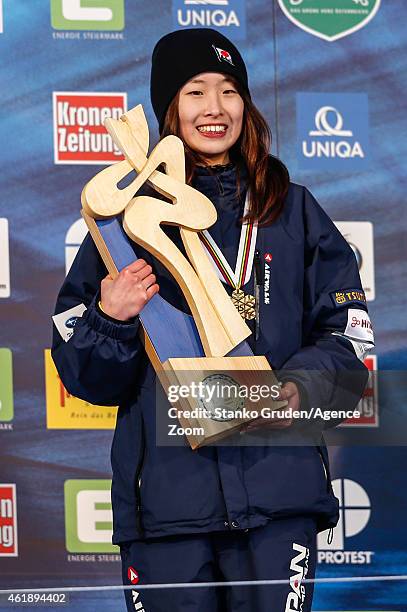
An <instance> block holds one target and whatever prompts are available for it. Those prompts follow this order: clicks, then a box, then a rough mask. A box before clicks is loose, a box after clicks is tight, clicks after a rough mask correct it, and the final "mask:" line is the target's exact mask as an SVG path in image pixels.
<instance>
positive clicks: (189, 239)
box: [81, 105, 287, 449]
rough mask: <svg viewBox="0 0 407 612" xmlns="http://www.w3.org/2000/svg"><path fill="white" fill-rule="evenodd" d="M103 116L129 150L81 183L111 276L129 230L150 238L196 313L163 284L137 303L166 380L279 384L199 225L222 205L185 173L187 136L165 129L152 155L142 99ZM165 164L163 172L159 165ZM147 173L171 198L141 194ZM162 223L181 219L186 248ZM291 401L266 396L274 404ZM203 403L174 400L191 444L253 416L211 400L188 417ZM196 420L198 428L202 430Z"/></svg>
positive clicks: (145, 243)
mask: <svg viewBox="0 0 407 612" xmlns="http://www.w3.org/2000/svg"><path fill="white" fill-rule="evenodd" d="M105 126H106V129H107V130H108V132H109V133H110V135H111V136H112V138H113V140H114V142H115V144H116V145H117V146H118V147H119V148H120V149H121V150H122V152H123V154H124V156H125V158H126V159H125V160H124V161H121V162H118V163H116V164H114V165H112V166H109V167H107V168H105V169H103V170H102V171H101V172H99V173H98V174H97V175H96V176H95V177H94V178H92V179H91V180H90V181H89V183H87V184H86V185H85V187H84V189H83V191H82V198H81V199H82V206H83V210H82V215H83V217H84V219H85V221H86V224H87V226H88V228H89V231H90V233H91V235H92V238H93V240H94V242H95V244H96V246H97V248H98V250H99V252H100V255H101V256H102V258H103V261H104V263H105V265H106V267H107V269H108V271H109V273H110V275H111V276H112V277H113V278H114V277H115V276H117V274H118V273H119V271H120V270H122V269H123V268H124V267H125V266H127V265H129V264H130V263H132V262H133V261H135V260H136V259H137V257H136V256H135V253H134V251H133V248H132V246H131V243H130V240H129V238H130V239H131V240H133V241H134V242H135V243H137V244H139V245H141V246H142V247H144V248H145V249H146V250H148V251H149V252H150V253H152V254H153V255H154V257H156V258H157V259H158V260H159V261H160V262H161V263H162V264H163V265H164V266H165V267H166V268H167V269H168V270H169V271H170V272H171V274H172V276H173V277H174V279H175V281H176V282H177V283H178V284H179V286H180V287H181V289H182V291H183V293H184V295H185V298H186V300H187V303H188V305H189V308H190V310H191V313H192V316H191V315H187V314H186V313H184V312H182V311H180V310H178V309H177V308H174V306H172V305H171V304H169V303H168V302H167V301H166V300H164V299H163V298H162V297H161V296H160V295H159V294H156V295H154V296H153V298H152V299H151V300H150V301H149V302H148V303H147V304H146V305H145V307H144V308H143V310H142V311H141V312H140V322H141V333H142V339H143V342H144V345H145V349H146V351H147V354H148V357H149V359H150V360H151V363H152V365H153V367H154V369H155V371H156V373H157V375H158V377H159V380H160V382H161V384H162V385H163V387H164V389H168V387H169V385H174V384H175V385H185V384H190V382H191V379H190V376H192V377H193V379H194V381H195V382H196V383H199V382H201V381H203V382H205V380H206V381H208V380H211V381H213V380H214V376H215V377H216V376H218V379H217V380H224V379H225V376H226V378H227V379H228V380H229V381H230V380H232V381H234V382H235V384H236V385H245V386H246V387H248V386H250V385H253V384H259V381H260V380H261V381H262V382H263V383H264V382H265V381H267V385H268V386H271V385H277V384H278V382H277V380H276V378H275V376H274V374H273V373H272V371H271V368H270V366H269V364H268V361H267V359H266V358H265V357H264V356H255V355H253V353H252V351H251V349H250V347H249V345H248V344H247V343H246V342H245V339H246V338H247V337H248V336H249V335H250V333H251V331H250V329H249V327H248V326H247V325H246V323H245V322H244V320H243V319H242V317H241V316H240V314H239V312H238V311H237V309H236V308H235V306H234V305H233V303H232V301H231V299H230V297H229V296H228V294H227V292H226V291H225V289H224V287H223V285H222V283H221V281H220V280H219V279H218V277H217V275H216V273H215V271H214V268H213V265H212V263H211V262H210V261H209V258H208V256H207V254H206V252H205V250H204V248H203V246H202V243H201V240H200V238H199V235H198V232H199V231H201V230H204V229H207V228H208V227H210V226H211V225H213V224H214V223H215V221H216V218H217V213H216V209H215V207H214V206H213V204H212V203H211V202H210V200H209V199H208V198H207V197H206V196H204V195H203V194H202V193H200V192H199V191H197V190H196V189H194V188H193V187H191V186H190V185H187V184H186V183H185V155H184V146H183V143H182V141H181V140H180V139H179V138H177V137H176V136H167V137H166V138H164V139H163V140H161V141H160V142H159V143H158V144H157V146H156V147H155V148H154V149H153V151H152V152H151V154H150V157H147V155H148V147H149V132H148V125H147V121H146V118H145V115H144V111H143V108H142V106H141V105H138V106H136V107H135V108H133V109H131V110H130V111H128V112H127V113H125V114H124V115H122V117H121V118H120V119H119V120H115V119H106V121H105ZM161 164H164V168H165V173H164V172H161V171H159V170H157V168H158V167H159V166H161ZM134 170H135V171H136V173H137V174H136V177H135V178H134V180H132V181H131V182H130V184H129V185H127V187H125V188H123V189H119V187H118V183H119V182H120V181H121V180H122V179H124V178H125V177H127V176H128V175H129V174H130V173H131V172H133V171H134ZM145 182H148V184H149V185H150V186H152V187H153V188H154V189H155V190H156V191H157V192H158V193H160V194H162V195H163V196H165V197H166V198H168V199H169V200H170V202H172V204H171V203H169V202H166V201H164V200H161V199H158V198H154V197H151V196H137V195H136V196H135V194H137V191H138V190H139V189H140V188H141V186H142V185H143V184H144V183H145ZM161 224H170V225H177V226H179V227H180V234H181V238H182V241H183V244H184V246H185V251H186V253H187V256H188V258H186V257H185V256H184V255H183V254H182V253H181V251H180V250H179V249H178V248H177V247H176V245H175V244H174V243H173V242H172V240H170V238H168V237H167V235H166V234H165V233H164V232H163V230H162V229H161ZM219 377H220V378H219ZM197 378H198V379H199V381H198V380H197ZM286 404H287V402H284V401H276V400H271V399H270V400H268V401H267V405H268V406H270V407H271V408H273V409H278V408H281V407H282V406H285V405H286ZM201 405H202V402H200V401H198V400H196V399H193V398H188V399H187V400H179V402H178V404H177V408H179V410H180V413H179V421H180V423H181V426H182V427H184V428H185V429H186V432H185V433H186V436H187V438H188V441H189V443H190V445H191V447H192V448H193V449H195V448H198V447H199V446H203V445H205V444H209V443H211V442H214V441H217V440H220V439H222V438H223V437H225V436H227V435H229V434H231V433H232V432H233V431H236V430H237V429H239V428H240V427H241V425H242V424H243V423H244V422H245V421H248V420H252V418H243V419H242V418H239V419H238V418H233V417H232V418H228V419H218V418H215V417H214V413H213V411H212V413H211V410H208V411H207V413H206V414H207V416H204V417H203V418H196V419H195V418H194V419H187V418H184V417H183V415H182V412H183V411H185V410H188V411H191V410H193V409H195V408H197V407H199V406H201ZM239 405H240V406H241V402H240V403H239ZM256 408H257V410H258V409H259V407H258V406H256ZM201 412H202V411H201ZM188 430H191V434H190V435H188V433H187V432H188ZM198 430H200V432H201V433H199V434H197V433H196V432H197V431H198Z"/></svg>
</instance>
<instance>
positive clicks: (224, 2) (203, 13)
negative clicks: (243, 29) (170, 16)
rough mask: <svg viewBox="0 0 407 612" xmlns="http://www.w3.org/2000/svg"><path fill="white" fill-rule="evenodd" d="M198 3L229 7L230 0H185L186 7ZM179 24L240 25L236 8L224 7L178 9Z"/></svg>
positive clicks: (205, 25)
mask: <svg viewBox="0 0 407 612" xmlns="http://www.w3.org/2000/svg"><path fill="white" fill-rule="evenodd" d="M194 5H195V6H196V5H200V6H202V5H207V6H217V7H220V6H222V7H228V6H229V0H184V7H186V6H194ZM177 22H178V25H180V26H183V27H188V26H204V27H210V26H215V27H218V28H220V27H230V26H236V27H240V21H239V18H238V16H237V14H236V12H235V11H234V10H224V9H220V8H218V9H215V10H214V9H211V8H209V9H205V8H200V9H195V8H185V9H184V10H183V9H178V11H177Z"/></svg>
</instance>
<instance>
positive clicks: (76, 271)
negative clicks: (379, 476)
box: [52, 29, 373, 612]
mask: <svg viewBox="0 0 407 612" xmlns="http://www.w3.org/2000/svg"><path fill="white" fill-rule="evenodd" d="M151 101H152V105H153V109H154V112H155V114H156V117H157V120H158V123H159V130H160V138H164V137H165V136H166V135H169V134H174V135H176V136H178V137H180V138H181V140H182V141H183V143H184V147H185V153H186V180H187V182H188V184H190V185H192V186H193V187H194V188H195V189H197V190H198V191H200V192H201V193H203V194H204V195H205V196H207V197H208V198H209V199H210V200H211V201H212V203H213V205H214V206H215V208H216V210H217V215H218V216H217V221H216V222H215V223H214V224H213V225H212V226H211V227H210V228H209V230H205V231H204V232H202V233H201V234H200V238H201V240H202V243H203V245H204V247H205V249H206V252H207V255H208V257H209V259H210V260H211V262H212V263H213V265H214V267H215V269H216V271H217V273H218V275H219V278H220V280H221V281H222V282H223V283H224V285H225V290H226V291H227V293H228V295H229V296H230V297H231V298H232V303H233V304H235V306H236V307H237V309H238V311H239V312H240V313H241V315H242V316H243V317H244V318H245V319H246V322H247V325H248V326H249V327H250V329H251V331H252V332H253V333H252V334H251V335H250V337H249V338H248V340H247V341H248V342H249V344H250V346H251V348H252V351H253V354H254V355H265V356H266V358H267V360H268V361H269V363H270V364H273V366H272V367H273V369H275V370H276V371H277V373H278V378H279V380H280V381H281V383H282V387H281V389H280V387H278V392H279V394H280V395H279V396H280V398H281V399H284V400H287V408H286V409H287V414H288V416H286V414H285V413H284V415H279V414H277V415H269V414H267V411H266V412H264V411H261V414H260V417H258V418H257V417H255V418H254V420H253V421H251V422H250V423H249V425H247V427H246V429H245V430H243V427H242V430H241V431H240V434H241V435H240V434H239V435H238V436H236V437H237V440H236V439H233V441H232V439H230V440H229V442H230V444H228V445H225V446H217V447H215V446H206V447H203V448H198V449H197V450H195V451H192V450H191V449H190V448H189V447H188V445H187V444H185V445H181V446H171V447H166V446H161V445H160V444H159V443H157V441H156V431H157V423H156V393H155V379H156V374H155V371H154V369H153V367H152V365H151V363H150V362H149V360H148V358H147V356H146V353H145V350H144V346H143V344H142V343H141V341H140V338H139V336H138V332H139V325H140V322H139V320H138V314H139V313H140V312H141V311H142V309H143V308H144V306H145V304H146V303H147V302H149V300H150V299H151V298H152V297H153V296H154V295H155V294H156V293H157V292H158V291H159V292H160V294H161V296H162V297H164V298H166V299H168V301H169V302H170V303H172V304H174V305H175V306H176V307H177V308H180V309H185V308H186V303H185V301H183V296H182V294H181V292H180V291H179V287H178V286H177V284H176V283H175V281H174V279H173V277H172V276H171V275H170V273H169V272H168V271H166V270H165V268H163V267H162V266H160V263H159V261H158V260H157V259H156V258H155V257H153V256H152V255H151V254H149V253H148V252H146V251H145V250H144V249H142V248H141V247H140V246H139V245H136V244H134V245H132V246H133V249H134V251H135V254H136V256H137V257H138V259H137V260H136V261H135V262H133V263H131V264H130V265H128V266H127V267H126V268H124V269H123V270H121V272H120V274H119V275H118V276H117V277H116V278H115V279H113V278H111V277H109V276H105V275H106V271H105V269H104V266H103V263H102V261H101V259H100V257H99V255H98V253H97V251H96V247H95V246H94V245H93V243H92V241H91V240H89V239H88V240H86V239H85V241H84V242H83V244H82V246H81V248H80V250H79V253H78V255H77V257H76V259H75V261H74V262H73V264H72V267H71V269H70V272H69V274H68V276H67V278H66V281H65V283H64V286H63V287H62V289H61V291H60V295H59V298H58V303H57V307H56V316H57V317H58V316H59V315H60V316H61V317H66V312H67V311H69V310H71V309H72V308H73V307H74V308H78V305H79V304H82V306H83V308H84V309H85V312H84V314H83V316H79V319H78V321H77V322H76V324H75V327H74V332H73V334H72V335H71V336H70V337H69V338H61V336H60V335H58V332H57V331H54V343H53V353H52V355H53V359H54V361H55V363H56V365H57V368H58V372H59V373H60V376H61V380H62V381H63V382H64V385H65V386H66V388H67V389H68V390H69V391H70V392H71V393H72V394H74V395H76V396H77V397H80V398H82V399H84V400H87V401H90V402H92V403H100V404H103V405H116V404H119V412H118V418H117V423H116V431H115V435H114V439H113V445H112V454H111V457H112V467H113V481H112V506H113V517H114V533H113V542H114V543H115V544H118V545H120V551H121V556H122V572H123V581H124V584H126V585H128V586H130V584H134V581H133V577H134V575H135V571H136V570H135V569H134V568H137V580H139V581H140V584H148V583H154V582H155V583H160V582H161V583H173V582H176V583H184V586H185V588H178V589H168V591H166V594H165V597H163V596H162V591H161V590H154V589H149V590H146V591H142V602H141V601H136V600H137V597H138V595H139V594H138V592H137V591H134V590H133V592H131V591H130V590H126V602H127V607H128V610H129V611H130V610H134V609H135V605H136V606H139V607H140V606H143V608H144V609H145V610H146V611H147V610H151V611H152V610H155V611H156V612H168V610H177V611H178V610H179V611H180V612H196V611H197V610H205V611H208V612H220V611H222V612H233V611H236V612H237V610H245V611H246V610H247V611H256V612H269V611H270V610H272V611H273V612H274V611H275V612H279V611H281V610H302V612H310V610H311V604H312V598H313V584H312V583H310V582H308V581H307V582H306V583H303V578H304V577H305V576H306V578H307V579H312V578H313V577H314V574H315V566H316V534H317V532H320V531H323V530H325V529H328V528H330V527H333V526H335V525H336V523H337V521H338V517H339V512H338V500H337V499H336V498H335V496H334V493H333V489H332V486H331V481H330V476H329V462H328V456H327V451H326V448H325V447H324V443H323V437H322V429H323V428H324V427H327V426H328V425H327V424H326V422H325V420H324V419H325V417H324V416H321V417H320V418H319V420H318V421H317V420H315V419H313V420H312V421H311V419H312V418H313V417H312V414H313V407H314V408H315V407H319V406H320V407H321V409H322V410H323V411H324V414H325V411H328V412H329V414H331V415H335V416H337V414H336V413H335V411H336V410H344V409H347V410H349V409H352V408H354V407H355V406H356V405H357V403H358V401H359V399H360V397H361V395H362V392H363V388H364V386H365V383H366V381H367V370H366V368H365V366H364V365H363V357H364V355H365V354H366V352H367V350H368V349H369V348H370V347H371V346H372V345H373V332H372V331H371V328H370V327H369V317H368V314H367V308H366V301H365V296H364V293H363V290H362V287H361V283H360V278H359V272H358V266H357V262H356V259H355V257H354V254H353V252H352V250H351V249H350V247H349V246H348V244H347V243H346V241H345V240H344V238H343V237H342V236H341V235H340V234H339V232H338V230H337V229H336V227H335V226H334V224H333V223H332V221H331V220H330V219H329V217H328V216H327V215H326V213H325V212H324V211H323V210H322V209H321V207H320V206H319V205H318V203H317V202H316V201H315V199H314V198H313V196H312V195H311V194H310V192H309V191H308V190H307V189H306V188H305V187H303V186H301V185H296V184H294V183H290V181H289V175H288V171H287V169H286V167H285V165H284V164H283V163H282V162H281V161H280V160H279V159H277V158H276V157H274V156H273V155H271V154H270V152H269V151H270V146H271V134H270V130H269V128H268V126H267V123H266V122H265V120H264V118H263V117H262V115H261V113H260V112H259V111H258V110H257V108H256V107H255V105H254V103H253V101H252V99H251V95H250V91H249V84H248V78H247V72H246V66H245V64H244V61H243V58H242V56H241V55H240V53H239V51H238V49H236V47H235V46H234V45H233V44H232V43H231V42H230V41H229V40H228V39H227V38H225V37H224V36H223V35H222V34H220V33H219V32H216V31H214V30H210V29H191V30H186V29H183V30H178V31H176V32H172V33H170V34H167V35H166V36H164V37H163V38H162V39H161V40H160V41H158V43H157V45H156V46H155V49H154V52H153V57H152V71H151ZM165 229H166V231H168V232H169V233H171V236H170V237H171V238H172V239H173V240H174V242H175V243H176V244H177V246H178V245H179V248H183V246H182V242H181V238H180V233H179V230H178V228H177V227H174V226H167V227H166V228H165ZM156 275H157V276H156ZM344 296H345V297H344ZM246 298H247V302H249V303H251V304H255V308H254V307H252V308H246V302H244V306H245V307H244V308H242V300H244V299H246ZM345 298H346V299H345ZM54 319H55V318H54ZM64 320H65V319H64ZM64 340H65V341H64ZM239 399H240V396H239ZM266 407H267V403H266V405H264V404H263V403H262V404H261V408H266ZM298 411H300V412H299V414H301V416H302V418H305V430H306V432H309V431H310V430H311V431H312V432H314V435H315V437H314V438H313V439H312V443H311V445H310V438H309V437H306V438H305V439H304V438H301V435H302V434H303V431H304V422H300V423H299V422H298V419H297V421H296V418H297V417H295V416H293V417H292V418H291V417H290V416H289V415H290V414H293V415H294V414H295V413H296V412H298ZM217 416H218V415H217V414H216V413H214V412H213V415H212V416H211V417H210V418H217ZM335 424H336V422H335ZM249 428H250V429H249ZM289 435H297V436H300V438H298V437H297V438H296V439H295V441H296V445H295V446H290V442H291V443H292V440H293V438H292V437H290V438H288V437H287V436H289ZM298 440H300V441H303V442H304V444H305V445H304V446H299V445H298V444H297V441H298ZM273 579H276V580H277V581H278V584H277V585H276V584H273V585H262V586H260V587H256V586H250V587H248V586H244V587H243V586H240V587H239V586H236V585H234V586H230V585H228V587H227V588H226V589H223V590H222V591H218V590H217V589H215V588H206V587H205V588H188V583H191V582H193V583H197V582H216V581H218V580H224V581H226V582H234V581H247V580H250V581H252V580H253V581H257V580H261V581H263V580H273ZM194 587H196V584H194ZM135 597H136V600H135V599H134V598H135Z"/></svg>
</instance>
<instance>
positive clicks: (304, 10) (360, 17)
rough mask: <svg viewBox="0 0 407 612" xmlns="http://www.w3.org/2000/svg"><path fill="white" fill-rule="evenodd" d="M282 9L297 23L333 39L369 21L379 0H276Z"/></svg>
mask: <svg viewBox="0 0 407 612" xmlns="http://www.w3.org/2000/svg"><path fill="white" fill-rule="evenodd" d="M278 3H279V5H280V7H281V9H282V11H283V13H284V14H285V15H286V17H288V19H289V20H290V21H292V22H293V23H294V24H295V25H296V26H298V27H299V28H301V29H302V30H304V31H305V32H308V33H309V34H313V35H314V36H318V38H322V39H323V40H327V41H328V42H332V41H334V40H338V38H342V37H343V36H349V34H352V33H353V32H356V31H357V30H360V29H361V28H363V27H364V26H365V25H367V24H368V23H369V21H371V20H372V19H373V17H374V16H375V15H376V13H377V11H378V10H379V6H380V0H278Z"/></svg>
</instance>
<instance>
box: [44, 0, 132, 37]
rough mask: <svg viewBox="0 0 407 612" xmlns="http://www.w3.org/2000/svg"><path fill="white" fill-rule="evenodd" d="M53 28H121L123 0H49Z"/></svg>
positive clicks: (111, 29) (113, 29) (122, 25)
mask: <svg viewBox="0 0 407 612" xmlns="http://www.w3.org/2000/svg"><path fill="white" fill-rule="evenodd" d="M51 24H52V27H53V28H54V29H55V30H110V31H115V30H123V28H124V0H51Z"/></svg>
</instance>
